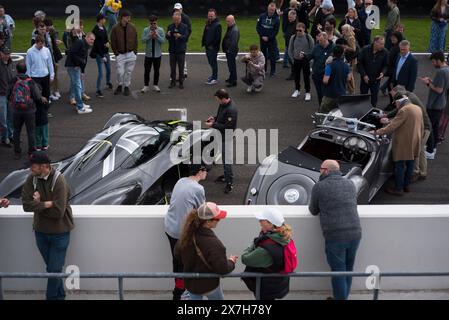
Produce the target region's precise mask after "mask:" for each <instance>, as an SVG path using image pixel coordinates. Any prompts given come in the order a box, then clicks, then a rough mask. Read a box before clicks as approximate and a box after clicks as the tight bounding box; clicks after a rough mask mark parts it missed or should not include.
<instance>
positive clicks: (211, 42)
mask: <svg viewBox="0 0 449 320" xmlns="http://www.w3.org/2000/svg"><path fill="white" fill-rule="evenodd" d="M220 42H221V25H220V22H219V21H218V18H217V11H216V10H215V9H209V11H208V12H207V22H206V26H205V27H204V32H203V39H202V41H201V44H202V46H203V47H204V48H206V56H207V61H208V62H209V65H210V67H211V68H212V75H211V76H210V77H209V78H208V79H207V81H206V84H209V85H213V84H217V83H218V61H217V55H218V51H219V50H220Z"/></svg>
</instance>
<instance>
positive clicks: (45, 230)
mask: <svg viewBox="0 0 449 320" xmlns="http://www.w3.org/2000/svg"><path fill="white" fill-rule="evenodd" d="M30 163H31V166H30V171H31V174H30V176H29V177H28V178H27V180H26V181H25V184H24V185H23V189H22V202H23V210H24V211H25V212H34V221H33V229H34V231H35V235H36V244H37V247H38V249H39V252H40V253H41V255H42V258H43V259H44V262H45V265H46V267H47V269H46V271H47V272H48V273H62V272H63V268H64V264H65V257H66V252H67V248H68V246H69V242H70V231H72V230H73V228H74V223H73V216H72V208H71V207H70V205H69V198H70V190H69V186H68V185H67V183H66V181H65V178H64V176H63V175H62V174H61V173H60V172H59V171H56V170H55V169H53V168H52V167H51V165H50V159H49V158H48V156H47V154H46V153H45V152H43V151H40V152H35V153H33V154H32V156H31V157H30ZM46 298H47V300H64V299H65V292H64V282H63V279H56V278H53V279H48V283H47V294H46Z"/></svg>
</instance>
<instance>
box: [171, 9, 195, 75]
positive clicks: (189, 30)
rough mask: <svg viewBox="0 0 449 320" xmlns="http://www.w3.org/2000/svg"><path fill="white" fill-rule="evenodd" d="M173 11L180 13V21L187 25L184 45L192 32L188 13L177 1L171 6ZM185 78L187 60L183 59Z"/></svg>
mask: <svg viewBox="0 0 449 320" xmlns="http://www.w3.org/2000/svg"><path fill="white" fill-rule="evenodd" d="M173 12H178V13H179V14H180V15H181V22H182V23H184V24H185V25H186V26H187V38H186V46H187V43H188V42H189V39H190V35H191V34H192V21H190V18H189V16H188V15H186V14H185V13H184V9H183V8H182V4H180V3H179V2H177V3H175V5H174V6H173ZM185 78H187V60H186V59H184V79H185Z"/></svg>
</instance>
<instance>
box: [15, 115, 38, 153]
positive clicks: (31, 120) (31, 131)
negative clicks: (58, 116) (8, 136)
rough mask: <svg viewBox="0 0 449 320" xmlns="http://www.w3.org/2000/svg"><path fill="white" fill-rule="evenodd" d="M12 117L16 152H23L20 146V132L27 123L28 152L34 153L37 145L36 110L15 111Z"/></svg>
mask: <svg viewBox="0 0 449 320" xmlns="http://www.w3.org/2000/svg"><path fill="white" fill-rule="evenodd" d="M12 119H13V120H12V121H13V126H14V152H15V153H21V152H22V149H21V148H20V132H21V131H22V127H23V125H24V124H25V128H26V130H27V135H28V153H32V152H33V151H34V150H35V147H36V115H35V114H34V112H30V113H20V112H14V113H13V117H12Z"/></svg>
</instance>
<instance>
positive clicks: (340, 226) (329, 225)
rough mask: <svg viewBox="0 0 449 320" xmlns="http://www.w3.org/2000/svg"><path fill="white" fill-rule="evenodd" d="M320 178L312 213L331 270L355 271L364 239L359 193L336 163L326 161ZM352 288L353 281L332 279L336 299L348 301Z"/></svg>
mask: <svg viewBox="0 0 449 320" xmlns="http://www.w3.org/2000/svg"><path fill="white" fill-rule="evenodd" d="M320 174H321V175H320V181H318V182H317V183H316V184H315V185H314V186H313V189H312V194H311V197H310V203H309V211H310V213H311V214H312V215H314V216H316V215H319V218H320V224H321V229H322V230H323V235H324V239H325V250H326V257H327V262H328V264H329V266H330V268H331V270H332V271H352V270H353V267H354V262H355V257H356V253H357V249H358V247H359V243H360V240H361V238H362V228H361V226H360V219H359V215H358V212H357V189H356V186H355V184H354V183H353V182H352V181H351V180H349V179H346V178H344V177H343V175H342V173H341V171H340V165H339V163H338V162H337V161H335V160H325V161H324V162H323V163H322V164H321V167H320ZM351 284H352V278H351V277H332V291H333V298H334V299H338V300H346V299H348V296H349V293H350V291H351Z"/></svg>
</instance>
